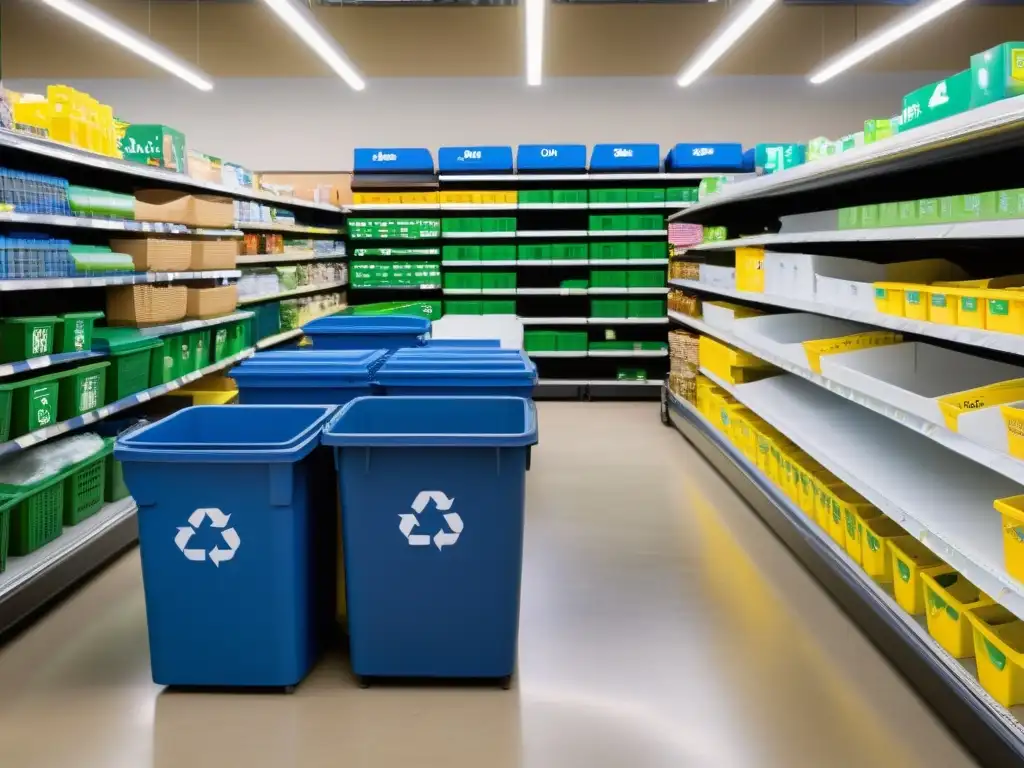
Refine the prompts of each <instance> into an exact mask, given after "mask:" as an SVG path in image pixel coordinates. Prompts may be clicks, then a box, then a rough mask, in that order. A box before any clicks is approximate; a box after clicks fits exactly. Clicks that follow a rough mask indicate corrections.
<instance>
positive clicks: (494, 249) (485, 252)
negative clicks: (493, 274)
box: [480, 245, 516, 261]
mask: <svg viewBox="0 0 1024 768" xmlns="http://www.w3.org/2000/svg"><path fill="white" fill-rule="evenodd" d="M515 260H516V247H515V246H514V245H484V246H481V248H480V261H515Z"/></svg>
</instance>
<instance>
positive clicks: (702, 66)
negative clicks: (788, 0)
mask: <svg viewBox="0 0 1024 768" xmlns="http://www.w3.org/2000/svg"><path fill="white" fill-rule="evenodd" d="M775 3H776V0H748V2H747V4H746V5H744V6H743V7H742V8H740V9H739V10H738V11H736V12H735V13H734V14H733V15H731V16H730V17H729V18H728V19H727V20H726V22H725V23H724V24H723V25H722V26H721V27H720V28H719V31H718V32H716V33H715V36H714V37H713V38H712V39H711V41H710V42H709V43H708V44H707V45H705V46H704V47H703V48H702V49H701V51H700V53H698V54H697V55H696V56H695V57H694V58H693V59H691V60H690V62H689V63H688V64H687V65H686V66H685V67H684V68H683V71H682V73H680V75H679V79H678V80H677V81H676V82H677V83H678V84H679V87H681V88H686V87H687V86H689V85H692V84H693V83H694V81H695V80H696V79H697V78H698V77H700V76H701V75H703V74H704V73H705V72H707V71H708V69H710V67H711V65H712V64H714V63H715V62H716V61H718V60H719V59H720V58H722V56H723V55H724V54H725V52H726V51H728V50H729V49H730V48H732V47H733V46H734V45H735V44H736V42H737V41H738V40H739V39H740V38H741V37H743V35H744V34H746V32H747V30H748V29H750V28H751V27H752V26H754V25H755V24H756V23H757V22H758V20H759V19H760V18H761V17H762V16H764V15H765V14H766V13H767V12H768V11H769V10H770V9H771V7H772V6H773V5H775Z"/></svg>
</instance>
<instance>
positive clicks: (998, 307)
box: [988, 299, 1010, 315]
mask: <svg viewBox="0 0 1024 768" xmlns="http://www.w3.org/2000/svg"><path fill="white" fill-rule="evenodd" d="M988 311H989V313H990V314H993V315H1008V314H1010V302H1008V301H1006V300H1005V299H989V300H988Z"/></svg>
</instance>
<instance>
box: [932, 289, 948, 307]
mask: <svg viewBox="0 0 1024 768" xmlns="http://www.w3.org/2000/svg"><path fill="white" fill-rule="evenodd" d="M932 306H933V307H942V308H943V309H945V307H946V294H944V293H933V294H932Z"/></svg>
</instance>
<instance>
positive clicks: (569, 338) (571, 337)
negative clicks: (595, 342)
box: [523, 331, 587, 353]
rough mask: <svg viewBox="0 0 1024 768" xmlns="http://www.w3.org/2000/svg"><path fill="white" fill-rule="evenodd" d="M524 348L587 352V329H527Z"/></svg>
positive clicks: (531, 350) (545, 350) (539, 350)
mask: <svg viewBox="0 0 1024 768" xmlns="http://www.w3.org/2000/svg"><path fill="white" fill-rule="evenodd" d="M523 348H524V349H525V350H526V351H527V352H528V353H529V352H586V351H587V332H586V331H526V332H525V333H524V334H523Z"/></svg>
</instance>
